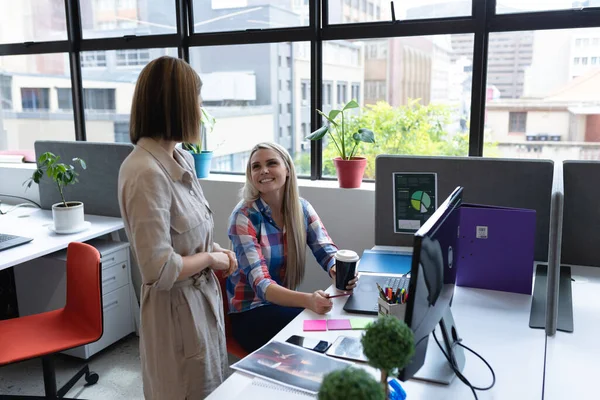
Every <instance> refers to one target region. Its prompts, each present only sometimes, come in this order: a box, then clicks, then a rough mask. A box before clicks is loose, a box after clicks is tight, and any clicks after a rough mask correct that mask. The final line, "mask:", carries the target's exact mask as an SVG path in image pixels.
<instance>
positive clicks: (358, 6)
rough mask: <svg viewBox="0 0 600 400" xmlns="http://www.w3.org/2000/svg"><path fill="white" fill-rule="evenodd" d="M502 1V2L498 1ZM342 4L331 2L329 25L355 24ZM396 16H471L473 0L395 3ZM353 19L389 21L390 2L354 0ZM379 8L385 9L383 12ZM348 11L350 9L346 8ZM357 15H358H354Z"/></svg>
mask: <svg viewBox="0 0 600 400" xmlns="http://www.w3.org/2000/svg"><path fill="white" fill-rule="evenodd" d="M498 1H502V0H498ZM339 4H340V3H339V2H338V3H336V2H335V1H330V2H329V23H330V24H341V23H348V22H354V21H353V20H352V19H350V20H344V13H342V12H340V8H342V7H340V5H339ZM394 4H395V10H396V16H397V17H398V18H402V19H409V20H414V19H429V18H448V17H466V16H471V8H472V4H471V0H467V1H464V2H462V1H461V2H456V1H454V0H438V1H426V2H424V1H423V0H405V1H402V2H400V1H395V2H394ZM351 7H352V8H351V10H352V14H350V15H351V18H355V15H357V16H358V18H357V21H356V22H367V21H389V20H390V19H391V12H390V2H389V1H379V0H368V1H367V0H360V2H359V0H354V1H353V3H352V6H351ZM379 7H383V12H381V10H380V8H379ZM344 8H345V9H346V10H348V8H346V7H344ZM354 13H356V14H354Z"/></svg>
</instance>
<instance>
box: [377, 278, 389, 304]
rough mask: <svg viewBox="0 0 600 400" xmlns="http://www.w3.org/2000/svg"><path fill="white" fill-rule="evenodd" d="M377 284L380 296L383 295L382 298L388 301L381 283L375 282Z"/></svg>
mask: <svg viewBox="0 0 600 400" xmlns="http://www.w3.org/2000/svg"><path fill="white" fill-rule="evenodd" d="M375 284H376V285H377V289H378V290H379V297H381V300H385V301H387V298H386V297H385V293H383V289H382V288H381V286H379V283H377V282H375Z"/></svg>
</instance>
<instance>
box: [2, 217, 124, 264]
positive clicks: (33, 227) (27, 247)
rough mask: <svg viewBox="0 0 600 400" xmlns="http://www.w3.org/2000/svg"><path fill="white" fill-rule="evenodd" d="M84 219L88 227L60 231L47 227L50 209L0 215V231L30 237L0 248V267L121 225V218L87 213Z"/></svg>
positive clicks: (82, 240) (99, 234) (54, 249)
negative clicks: (66, 231) (82, 229)
mask: <svg viewBox="0 0 600 400" xmlns="http://www.w3.org/2000/svg"><path fill="white" fill-rule="evenodd" d="M85 220H86V221H89V222H91V223H92V224H91V226H90V228H89V229H88V230H86V231H83V232H79V233H73V234H71V235H59V234H56V233H54V232H52V231H50V229H48V226H49V225H50V224H52V211H50V210H40V209H31V208H19V209H16V210H14V211H12V212H10V213H9V214H7V215H0V232H2V233H6V234H10V235H18V236H25V237H30V238H33V240H32V241H31V242H29V243H26V244H23V245H20V246H16V247H13V248H10V249H7V250H3V251H2V252H0V270H3V269H6V268H10V267H13V266H15V265H18V264H21V263H23V262H25V261H30V260H33V259H35V258H38V257H42V256H45V255H47V254H50V253H53V252H55V251H58V250H62V249H65V248H66V247H67V246H68V245H69V243H70V242H84V241H86V240H90V239H94V238H97V237H99V236H102V235H106V234H109V233H116V232H117V231H118V230H119V229H123V221H122V220H121V218H113V217H101V216H96V215H87V214H86V215H85Z"/></svg>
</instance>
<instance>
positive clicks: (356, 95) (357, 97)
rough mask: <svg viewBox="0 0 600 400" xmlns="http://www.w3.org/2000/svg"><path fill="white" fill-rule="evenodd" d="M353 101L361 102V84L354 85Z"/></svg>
mask: <svg viewBox="0 0 600 400" xmlns="http://www.w3.org/2000/svg"><path fill="white" fill-rule="evenodd" d="M352 99H353V100H356V101H358V102H360V83H353V84H352Z"/></svg>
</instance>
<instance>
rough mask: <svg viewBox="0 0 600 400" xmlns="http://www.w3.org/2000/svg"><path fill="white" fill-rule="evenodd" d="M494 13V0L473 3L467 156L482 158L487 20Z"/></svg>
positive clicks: (487, 41) (487, 39)
mask: <svg viewBox="0 0 600 400" xmlns="http://www.w3.org/2000/svg"><path fill="white" fill-rule="evenodd" d="M495 12H496V0H481V1H480V2H478V1H473V17H474V19H475V22H476V29H475V40H474V44H473V77H472V79H473V81H472V86H471V128H470V130H469V156H471V157H481V156H483V142H484V125H485V100H486V92H487V91H486V86H487V58H488V44H489V31H488V29H487V18H488V16H489V15H493V14H494V13H495Z"/></svg>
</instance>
